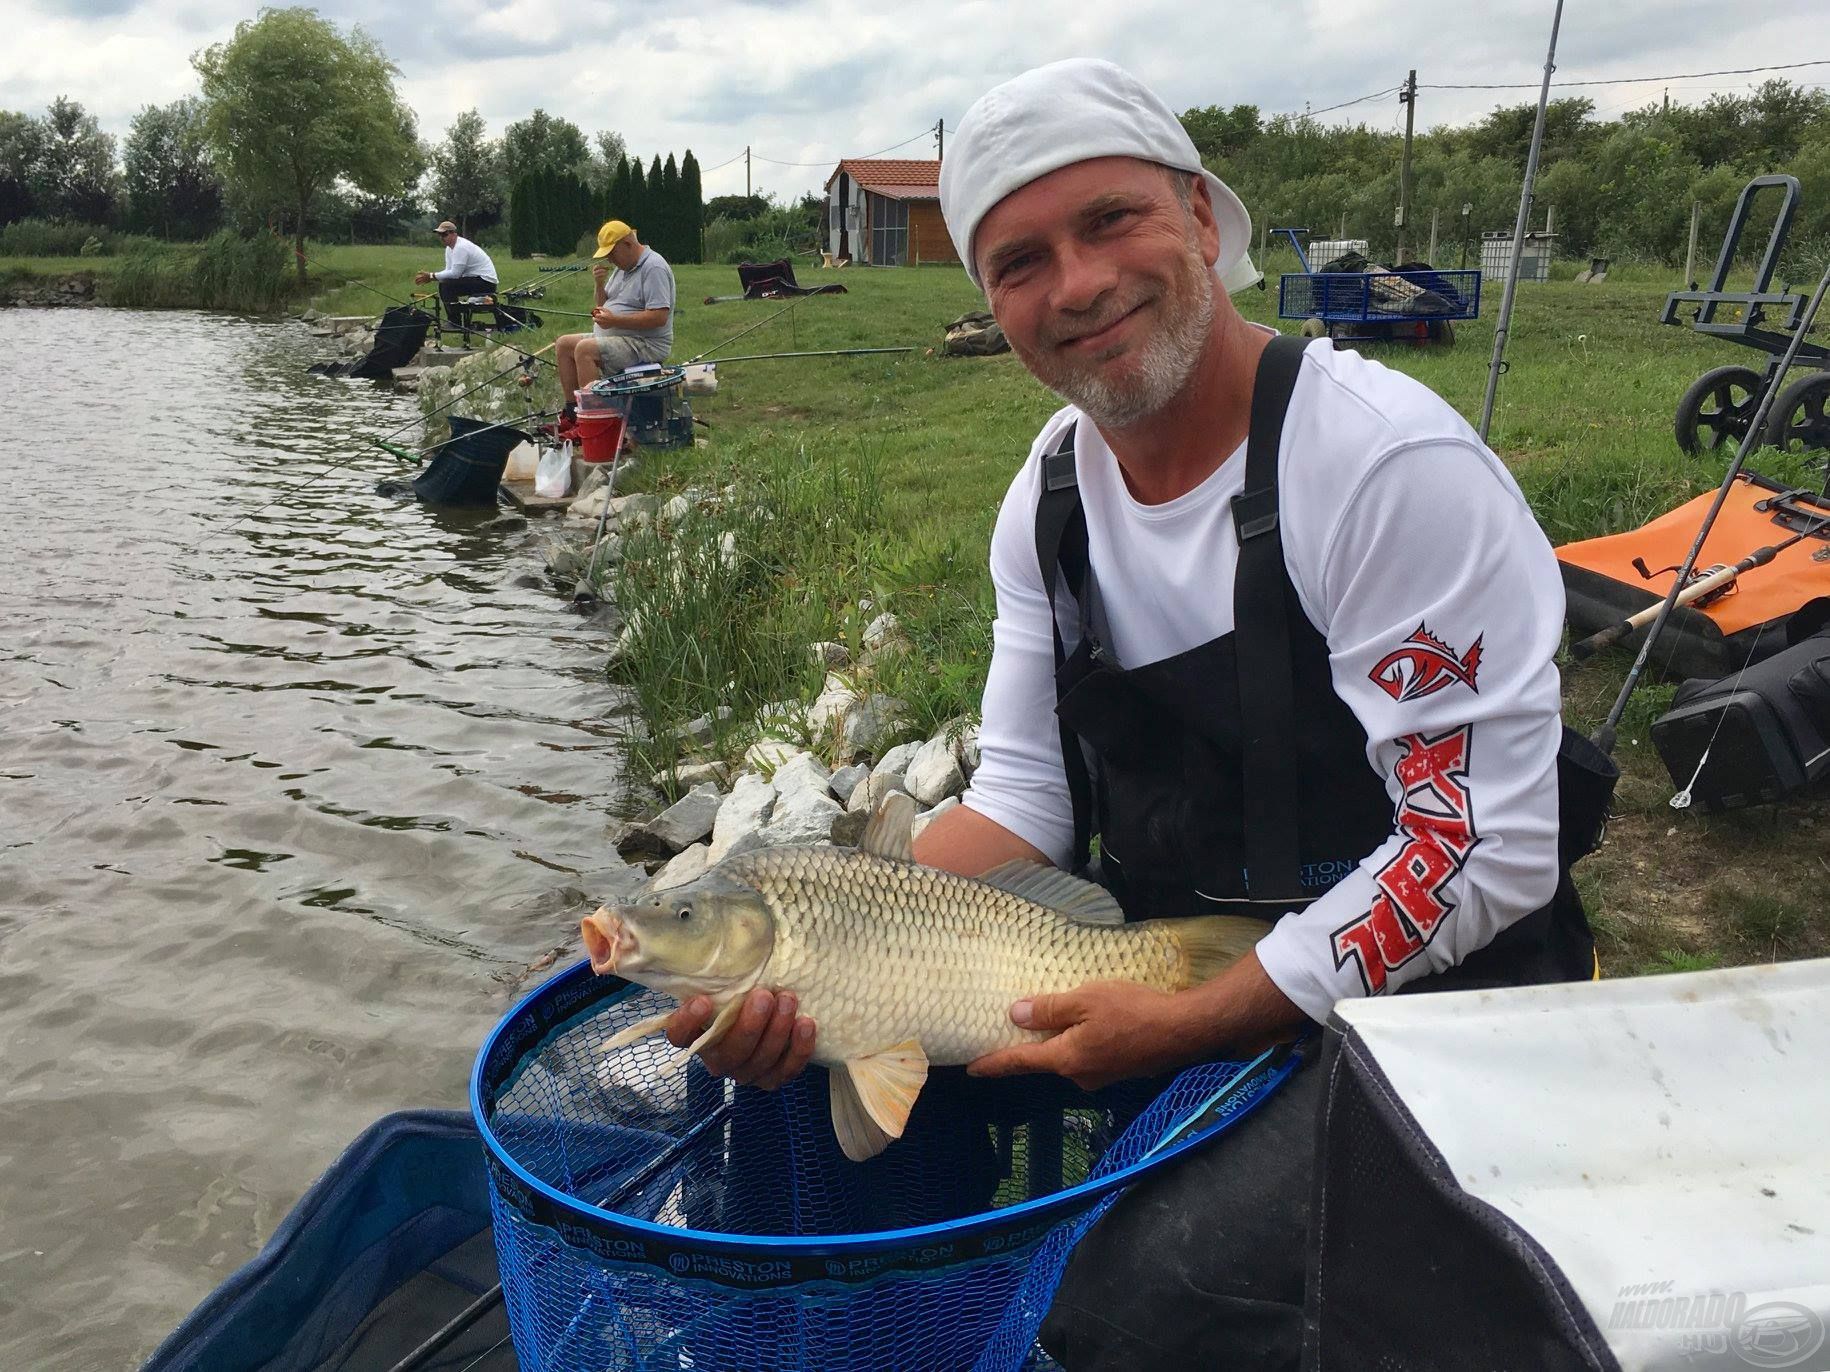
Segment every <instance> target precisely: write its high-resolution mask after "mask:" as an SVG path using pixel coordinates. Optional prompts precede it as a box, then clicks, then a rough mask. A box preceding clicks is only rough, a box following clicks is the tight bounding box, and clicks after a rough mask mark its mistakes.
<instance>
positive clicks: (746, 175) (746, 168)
mask: <svg viewBox="0 0 1830 1372" xmlns="http://www.w3.org/2000/svg"><path fill="white" fill-rule="evenodd" d="M743 198H744V199H745V200H748V199H749V198H750V149H749V146H748V145H747V144H746V145H745V146H744V150H743Z"/></svg>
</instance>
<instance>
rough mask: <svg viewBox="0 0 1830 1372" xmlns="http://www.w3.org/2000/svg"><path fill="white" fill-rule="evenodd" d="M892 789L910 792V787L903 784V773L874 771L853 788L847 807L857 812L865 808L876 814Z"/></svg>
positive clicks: (904, 792)
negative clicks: (879, 773)
mask: <svg viewBox="0 0 1830 1372" xmlns="http://www.w3.org/2000/svg"><path fill="white" fill-rule="evenodd" d="M892 791H900V792H902V793H903V794H904V795H907V794H908V788H907V787H905V786H904V785H903V784H902V773H901V772H895V773H889V774H885V775H882V776H879V775H878V774H877V773H875V772H873V773H871V775H870V776H868V777H866V778H865V779H864V780H863V781H861V782H859V783H858V785H857V786H856V787H855V788H854V789H853V790H852V793H851V797H850V798H849V799H848V800H847V801H846V802H845V808H846V809H847V810H849V811H851V812H852V813H853V814H856V813H857V812H858V811H860V810H863V811H865V812H867V813H869V814H875V813H876V812H877V807H878V806H879V805H881V804H882V803H883V798H884V797H885V796H887V795H889V794H890V792H892Z"/></svg>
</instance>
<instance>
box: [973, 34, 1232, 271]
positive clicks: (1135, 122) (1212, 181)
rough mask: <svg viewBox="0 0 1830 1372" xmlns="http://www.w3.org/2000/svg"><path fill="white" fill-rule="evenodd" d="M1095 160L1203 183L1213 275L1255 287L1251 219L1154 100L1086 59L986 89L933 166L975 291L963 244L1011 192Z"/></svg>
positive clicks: (1132, 80) (1117, 71)
mask: <svg viewBox="0 0 1830 1372" xmlns="http://www.w3.org/2000/svg"><path fill="white" fill-rule="evenodd" d="M1095 157H1137V158H1142V159H1143V160H1144V161H1146V162H1157V163H1160V164H1162V165H1163V166H1165V167H1172V168H1174V169H1175V170H1177V171H1185V172H1193V173H1198V174H1199V175H1200V176H1201V177H1202V178H1203V179H1204V180H1205V181H1206V182H1207V191H1208V196H1209V198H1210V199H1211V200H1212V201H1213V206H1214V219H1215V220H1216V221H1217V222H1218V224H1219V226H1220V252H1219V255H1218V256H1217V257H1216V258H1215V259H1214V263H1213V266H1214V275H1215V276H1217V277H1218V278H1219V279H1220V282H1221V284H1222V285H1223V286H1224V287H1225V288H1226V290H1228V291H1229V292H1231V291H1242V290H1244V289H1245V288H1246V287H1248V286H1254V285H1257V284H1258V282H1259V280H1260V279H1261V274H1260V272H1259V271H1258V269H1257V268H1256V267H1254V266H1253V265H1252V260H1251V258H1250V257H1249V256H1247V250H1248V249H1249V248H1250V247H1251V242H1252V221H1251V217H1250V216H1249V215H1247V214H1246V212H1245V206H1244V205H1242V204H1240V203H1239V197H1238V196H1236V195H1234V194H1233V192H1232V191H1231V190H1230V189H1229V188H1228V187H1227V185H1226V183H1225V182H1224V181H1222V180H1221V179H1220V178H1219V177H1217V176H1215V175H1214V174H1213V173H1212V172H1210V171H1208V170H1207V169H1206V168H1205V167H1203V166H1202V165H1201V157H1200V154H1199V153H1197V152H1196V151H1195V145H1194V140H1192V139H1191V138H1189V136H1188V131H1187V130H1186V129H1184V128H1183V127H1182V121H1181V120H1179V119H1177V118H1176V117H1175V114H1174V112H1173V111H1172V110H1171V109H1170V108H1169V106H1167V105H1165V104H1164V103H1163V101H1162V99H1161V98H1160V97H1159V96H1158V95H1157V94H1156V92H1154V91H1152V90H1151V89H1150V88H1149V87H1148V86H1146V85H1145V84H1144V83H1143V82H1142V81H1139V80H1138V79H1137V78H1136V77H1135V76H1133V75H1132V74H1131V73H1130V72H1128V71H1126V70H1125V69H1124V68H1123V67H1120V66H1115V65H1114V64H1112V63H1111V62H1103V61H1100V60H1098V59H1096V58H1089V57H1074V58H1069V59H1068V60H1067V61H1065V62H1051V63H1050V64H1049V65H1048V66H1046V67H1036V68H1035V69H1033V70H1031V71H1026V72H1024V73H1023V74H1022V75H1021V76H1016V77H1012V78H1011V79H1010V80H1008V81H1006V82H1005V83H1004V84H1003V85H1001V86H994V87H993V88H992V89H991V90H988V91H986V92H985V94H983V95H981V96H980V97H979V98H978V99H977V100H976V101H974V102H973V105H972V108H971V109H969V110H967V111H966V117H965V118H964V119H962V120H961V121H960V125H959V131H958V132H957V133H955V134H954V135H953V137H952V138H951V139H949V140H948V145H947V155H946V159H945V160H944V161H943V162H942V163H941V166H940V210H941V214H942V215H943V216H945V218H946V221H947V232H948V233H950V234H952V235H953V246H954V248H955V249H957V250H958V252H959V258H960V261H961V262H963V263H965V264H966V274H967V275H968V276H970V277H971V278H972V282H973V284H974V285H976V286H983V284H984V283H983V282H981V281H980V280H979V273H978V264H977V263H975V262H974V261H973V260H972V238H973V235H974V234H976V233H977V232H978V227H979V222H980V221H981V220H983V219H984V217H985V216H986V215H987V214H989V213H990V212H991V209H992V207H993V206H994V205H996V204H997V203H998V202H999V201H1000V200H1002V199H1003V198H1004V197H1005V196H1007V195H1009V194H1010V193H1011V192H1012V191H1016V190H1020V189H1022V188H1023V187H1024V186H1027V185H1028V184H1029V183H1030V182H1032V181H1034V180H1036V179H1037V178H1038V177H1043V176H1047V175H1048V174H1049V173H1050V172H1053V171H1060V170H1061V168H1063V167H1067V166H1072V165H1073V164H1074V163H1076V162H1085V161H1088V160H1090V159H1091V158H1095Z"/></svg>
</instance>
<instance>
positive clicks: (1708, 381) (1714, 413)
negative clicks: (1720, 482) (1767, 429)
mask: <svg viewBox="0 0 1830 1372" xmlns="http://www.w3.org/2000/svg"><path fill="white" fill-rule="evenodd" d="M1759 389H1760V373H1759V372H1757V371H1755V370H1754V369H1753V368H1752V367H1717V368H1716V369H1715V370H1714V371H1709V372H1704V373H1703V375H1701V376H1699V377H1698V378H1697V379H1696V380H1695V381H1693V382H1691V383H1690V389H1689V390H1687V391H1685V392H1684V398H1683V399H1682V400H1680V401H1678V407H1677V444H1678V447H1680V448H1682V449H1683V450H1684V451H1685V452H1687V453H1702V452H1710V451H1712V450H1713V449H1716V448H1720V447H1722V446H1723V445H1725V444H1727V445H1729V446H1733V445H1736V444H1739V443H1740V442H1741V440H1742V439H1743V438H1745V437H1746V436H1747V426H1748V423H1749V421H1751V420H1752V419H1753V417H1754V406H1755V404H1756V397H1757V395H1758V393H1759Z"/></svg>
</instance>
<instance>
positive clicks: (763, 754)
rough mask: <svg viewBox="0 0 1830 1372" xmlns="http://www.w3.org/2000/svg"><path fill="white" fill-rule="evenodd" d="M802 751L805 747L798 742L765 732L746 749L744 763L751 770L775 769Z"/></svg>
mask: <svg viewBox="0 0 1830 1372" xmlns="http://www.w3.org/2000/svg"><path fill="white" fill-rule="evenodd" d="M801 751H803V749H802V748H801V746H800V744H798V743H791V742H789V741H788V740H787V739H785V738H776V737H774V736H773V735H769V734H765V735H763V737H761V738H759V739H757V740H756V742H754V743H752V744H751V745H750V746H749V747H748V748H746V749H744V752H743V765H744V767H745V769H746V770H749V771H762V770H765V769H766V770H770V771H773V770H774V769H775V768H777V767H779V766H781V765H782V764H783V763H784V762H786V761H787V760H788V759H789V758H791V757H793V756H794V755H795V754H796V753H798V752H801Z"/></svg>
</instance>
